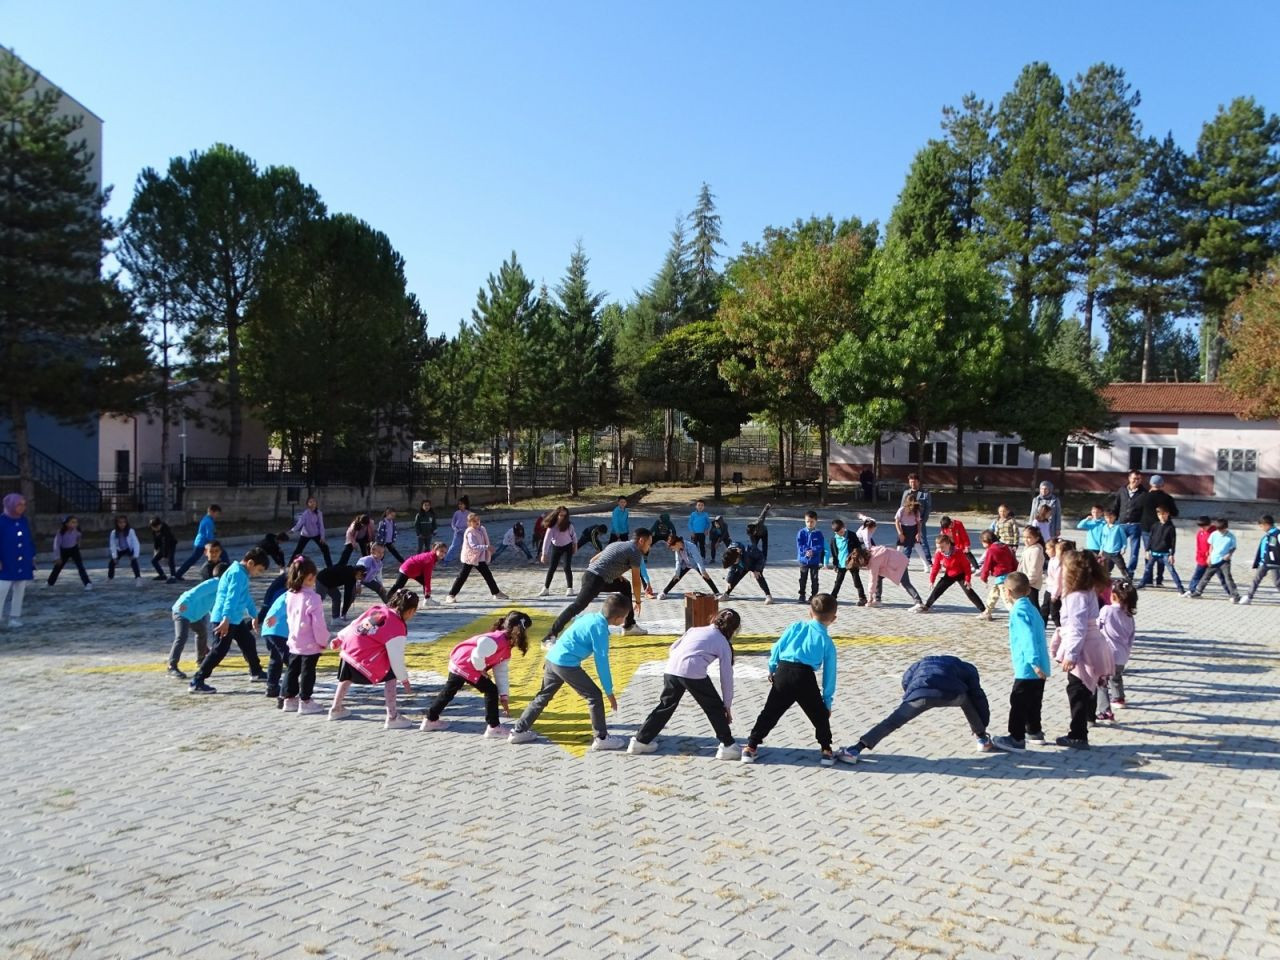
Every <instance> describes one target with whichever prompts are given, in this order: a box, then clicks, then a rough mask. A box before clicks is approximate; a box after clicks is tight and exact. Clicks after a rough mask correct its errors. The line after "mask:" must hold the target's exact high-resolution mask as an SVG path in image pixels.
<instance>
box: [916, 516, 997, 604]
mask: <svg viewBox="0 0 1280 960" xmlns="http://www.w3.org/2000/svg"><path fill="white" fill-rule="evenodd" d="M937 545H938V552H937V553H935V554H934V555H933V567H932V568H931V569H930V571H929V582H930V583H932V584H934V587H933V592H932V593H930V594H929V599H928V600H926V601H925V602H924V606H923V607H917V608H916V609H917V610H919V612H920V613H928V612H929V611H930V610H931V609H932V608H933V605H934V604H935V603H936V602H937V601H938V598H939V597H941V596H942V595H943V594H944V593H946V592H947V588H948V587H950V586H951V585H952V584H953V583H958V584H960V589H961V590H963V591H964V595H965V596H966V597H968V598H969V602H970V603H972V604H973V605H974V606H975V607H976V608H977V609H979V610H981V609H982V601H981V600H979V599H978V595H977V594H976V593H974V592H973V587H971V586H969V580H970V579H971V578H972V576H973V567H971V566H970V565H969V558H968V557H966V556H965V555H964V554H963V553H961V552H960V551H959V550H957V549H956V546H955V542H954V541H952V539H951V538H950V537H948V536H946V535H943V536H941V537H939V538H938V539H937ZM939 571H941V572H942V576H941V577H939V576H938V572H939Z"/></svg>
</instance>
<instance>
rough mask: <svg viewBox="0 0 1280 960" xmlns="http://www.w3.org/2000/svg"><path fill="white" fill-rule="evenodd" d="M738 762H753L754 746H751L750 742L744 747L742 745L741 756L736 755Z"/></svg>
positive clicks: (754, 755) (754, 756)
mask: <svg viewBox="0 0 1280 960" xmlns="http://www.w3.org/2000/svg"><path fill="white" fill-rule="evenodd" d="M738 762H739V763H755V762H756V748H755V747H753V746H751V744H747V745H746V746H745V747H743V748H742V756H740V757H738Z"/></svg>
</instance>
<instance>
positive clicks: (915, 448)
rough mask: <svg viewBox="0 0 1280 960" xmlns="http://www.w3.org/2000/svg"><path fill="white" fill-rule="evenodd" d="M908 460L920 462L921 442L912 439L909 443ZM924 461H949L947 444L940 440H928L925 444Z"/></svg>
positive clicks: (909, 461)
mask: <svg viewBox="0 0 1280 960" xmlns="http://www.w3.org/2000/svg"><path fill="white" fill-rule="evenodd" d="M907 462H908V463H920V462H921V461H920V444H918V443H916V442H915V441H914V440H912V441H911V442H910V443H909V444H907ZM924 462H925V463H946V462H947V445H946V443H944V442H942V441H939V442H937V443H934V442H932V441H931V442H928V443H926V444H925V445H924Z"/></svg>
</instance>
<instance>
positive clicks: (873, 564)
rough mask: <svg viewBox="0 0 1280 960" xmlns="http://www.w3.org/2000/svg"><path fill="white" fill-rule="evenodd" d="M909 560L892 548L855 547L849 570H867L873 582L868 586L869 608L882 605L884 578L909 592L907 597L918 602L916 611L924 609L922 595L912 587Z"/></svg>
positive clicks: (851, 553) (851, 554) (850, 556)
mask: <svg viewBox="0 0 1280 960" xmlns="http://www.w3.org/2000/svg"><path fill="white" fill-rule="evenodd" d="M907 560H908V557H907V555H906V554H905V553H901V552H899V551H898V550H895V549H893V548H891V547H872V548H871V549H870V550H868V549H866V548H865V547H862V546H855V547H854V548H853V550H852V551H850V553H849V560H848V564H849V569H850V570H866V571H867V575H868V576H869V577H870V579H871V582H870V583H869V584H867V597H868V600H867V606H868V607H878V606H879V605H880V591H881V590H882V589H883V587H881V585H880V578H881V577H884V578H885V579H886V580H890V581H892V582H894V583H896V584H898V586H900V587H902V589H903V590H905V591H907V596H909V597H910V598H911V599H912V600H914V601H915V602H916V605H915V608H914V609H916V610H923V609H924V601H923V600H921V599H920V594H919V592H918V591H917V590H916V588H915V587H913V586H912V585H911V577H910V575H909V574H908V573H907Z"/></svg>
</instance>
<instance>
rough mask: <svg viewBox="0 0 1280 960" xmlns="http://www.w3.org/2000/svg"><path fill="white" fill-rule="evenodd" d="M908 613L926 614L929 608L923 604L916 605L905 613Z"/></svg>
mask: <svg viewBox="0 0 1280 960" xmlns="http://www.w3.org/2000/svg"><path fill="white" fill-rule="evenodd" d="M907 612H908V613H928V612H929V608H928V607H926V606H925V605H924V604H923V603H917V604H916V605H915V606H914V607H912V608H911V609H910V610H908V611H907Z"/></svg>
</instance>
